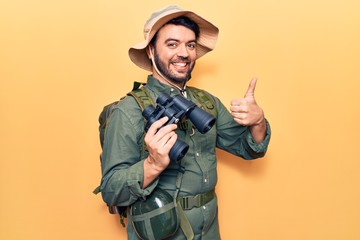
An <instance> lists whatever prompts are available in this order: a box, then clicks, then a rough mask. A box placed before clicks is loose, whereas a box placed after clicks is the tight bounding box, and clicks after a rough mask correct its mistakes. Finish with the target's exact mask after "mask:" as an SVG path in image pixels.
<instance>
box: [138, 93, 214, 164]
mask: <svg viewBox="0 0 360 240" xmlns="http://www.w3.org/2000/svg"><path fill="white" fill-rule="evenodd" d="M156 103H157V106H156V108H154V107H153V106H151V105H150V106H148V107H146V108H145V109H144V111H143V113H142V114H143V116H144V117H145V119H146V120H147V123H146V125H145V131H146V132H147V131H148V130H149V128H150V126H151V125H152V124H153V123H154V122H155V121H157V120H159V119H160V118H162V117H165V116H166V117H168V118H169V120H168V121H167V122H166V123H165V124H164V126H166V125H169V124H173V123H175V124H176V123H178V122H179V121H182V120H183V119H185V118H188V119H190V121H191V122H192V124H193V125H194V126H195V128H196V129H197V130H198V131H199V132H200V133H202V134H204V133H207V132H208V131H209V130H210V129H211V128H212V126H213V125H214V124H215V121H216V118H215V117H214V116H213V115H211V114H210V113H208V112H206V111H204V110H202V109H201V108H199V107H197V106H196V104H195V103H193V102H191V101H189V100H187V99H186V98H184V97H183V96H181V95H175V96H174V97H170V96H169V95H168V94H166V93H162V94H160V96H159V97H158V98H157V99H156ZM188 149H189V145H187V144H186V143H185V142H183V141H181V140H179V139H178V140H176V142H175V144H174V146H173V147H172V148H171V150H170V152H169V157H170V159H171V160H172V161H175V162H179V161H180V160H181V159H182V158H183V157H184V156H185V154H186V153H187V151H188Z"/></svg>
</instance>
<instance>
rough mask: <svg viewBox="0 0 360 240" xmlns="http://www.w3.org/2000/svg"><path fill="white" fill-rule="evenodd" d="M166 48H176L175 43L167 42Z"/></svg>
mask: <svg viewBox="0 0 360 240" xmlns="http://www.w3.org/2000/svg"><path fill="white" fill-rule="evenodd" d="M167 46H168V47H170V48H175V47H176V46H177V43H176V42H169V43H168V44H167Z"/></svg>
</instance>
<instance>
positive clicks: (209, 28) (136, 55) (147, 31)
mask: <svg viewBox="0 0 360 240" xmlns="http://www.w3.org/2000/svg"><path fill="white" fill-rule="evenodd" d="M180 16H186V17H188V18H190V19H191V20H193V21H194V22H196V23H197V24H198V25H199V28H200V34H199V38H198V41H197V58H200V57H201V56H203V55H204V54H206V53H207V52H210V51H211V50H213V49H214V48H215V44H216V40H217V37H218V34H219V29H218V28H217V27H216V26H214V25H213V24H212V23H210V22H208V21H206V20H205V19H203V18H202V17H200V16H199V15H197V14H195V13H194V12H191V11H186V10H183V9H181V8H179V7H178V6H175V5H171V6H167V7H165V8H163V9H160V10H157V11H155V12H154V13H153V14H152V15H151V16H150V18H149V19H148V21H147V22H146V23H145V26H144V38H145V40H144V41H143V42H141V43H139V44H136V45H135V46H133V47H131V48H130V49H129V57H130V59H131V61H133V62H134V63H135V64H136V65H137V66H139V67H141V68H143V69H145V70H148V71H151V70H152V68H151V61H150V59H149V57H148V55H147V53H146V47H147V46H148V45H149V43H150V41H151V39H152V38H153V37H154V35H155V33H156V32H157V31H158V30H159V29H160V28H161V27H162V26H163V25H164V24H165V23H167V22H168V21H170V20H171V19H173V18H176V17H180Z"/></svg>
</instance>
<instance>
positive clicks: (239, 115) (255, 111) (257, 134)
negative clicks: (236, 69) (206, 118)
mask: <svg viewBox="0 0 360 240" xmlns="http://www.w3.org/2000/svg"><path fill="white" fill-rule="evenodd" d="M256 82H257V79H256V78H253V79H252V80H251V81H250V84H249V88H248V90H247V91H246V93H245V96H244V98H238V99H233V100H231V106H230V112H231V115H232V116H233V118H234V120H235V122H237V123H238V124H240V125H243V126H249V127H250V130H251V133H252V135H253V137H254V138H255V140H256V142H261V141H262V140H263V138H264V137H265V133H266V123H265V117H264V111H263V110H262V109H261V108H260V107H259V105H257V103H256V100H255V95H254V92H255V87H256Z"/></svg>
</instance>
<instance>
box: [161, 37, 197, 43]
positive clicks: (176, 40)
mask: <svg viewBox="0 0 360 240" xmlns="http://www.w3.org/2000/svg"><path fill="white" fill-rule="evenodd" d="M171 41H174V42H180V40H179V39H176V38H168V39H166V40H165V43H167V42H171ZM192 42H195V43H196V39H193V40H190V41H187V43H192Z"/></svg>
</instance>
